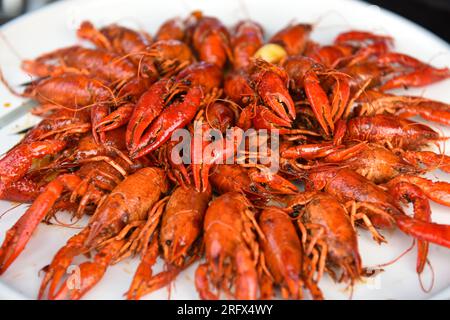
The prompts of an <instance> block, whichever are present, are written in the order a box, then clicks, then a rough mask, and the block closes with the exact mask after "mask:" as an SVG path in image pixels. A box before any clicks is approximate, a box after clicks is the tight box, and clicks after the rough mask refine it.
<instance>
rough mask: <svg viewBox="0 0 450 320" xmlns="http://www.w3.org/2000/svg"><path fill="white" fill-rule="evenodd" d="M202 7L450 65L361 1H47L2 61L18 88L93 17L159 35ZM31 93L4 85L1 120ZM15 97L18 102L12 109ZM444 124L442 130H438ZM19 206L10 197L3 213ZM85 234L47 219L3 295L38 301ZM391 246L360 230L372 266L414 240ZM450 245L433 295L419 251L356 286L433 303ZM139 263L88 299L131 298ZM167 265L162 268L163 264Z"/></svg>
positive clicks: (444, 50) (440, 94) (14, 30)
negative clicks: (384, 38)
mask: <svg viewBox="0 0 450 320" xmlns="http://www.w3.org/2000/svg"><path fill="white" fill-rule="evenodd" d="M195 9H201V10H203V11H204V12H205V13H206V14H208V15H214V16H217V17H219V18H220V19H222V20H223V21H224V23H226V24H227V25H231V24H233V23H235V22H236V21H238V20H239V19H242V18H252V19H254V20H256V21H258V22H260V23H261V24H262V25H263V26H264V27H265V29H266V31H267V33H268V34H269V35H270V34H272V33H273V32H275V31H276V30H279V29H280V28H282V27H284V26H285V25H286V24H287V23H289V22H290V21H292V20H297V21H301V22H311V23H314V24H315V31H314V33H313V38H314V39H315V40H318V41H320V42H322V43H327V42H328V43H329V42H331V41H332V39H333V38H334V37H335V36H336V34H337V33H339V32H341V31H344V30H349V29H365V30H369V31H374V32H380V33H386V34H390V35H392V36H393V37H394V38H395V39H396V48H397V50H398V51H401V52H407V53H409V54H412V55H414V56H416V57H418V58H420V59H422V60H425V61H428V62H431V63H433V64H434V65H437V66H450V50H449V46H448V44H446V43H445V42H444V41H442V40H440V39H439V38H437V37H436V36H435V35H433V34H432V33H430V32H428V31H426V30H424V29H422V28H421V27H419V26H417V25H415V24H413V23H411V22H409V21H407V20H405V19H403V18H401V17H399V16H396V15H394V14H392V13H389V12H387V11H384V10H381V9H379V8H378V7H376V6H368V5H366V4H363V3H360V2H355V1H332V0H314V1H287V0H276V1H261V0H240V1H229V0H228V1H220V2H219V1H211V0H195V1H188V0H164V1H158V2H156V1H155V2H153V1H139V0H127V1H119V0H113V1H111V0H98V1H91V0H90V1H87V0H80V1H63V2H59V3H56V4H54V5H50V6H47V7H45V8H44V9H42V10H39V11H37V12H33V13H31V14H27V15H25V16H23V17H21V18H18V19H16V20H14V21H12V22H10V23H8V24H7V25H5V26H3V27H2V28H1V29H0V31H1V32H0V33H1V39H0V65H1V68H2V70H3V72H4V74H5V76H6V78H7V79H8V80H9V81H10V82H11V83H13V84H19V83H22V82H24V81H27V80H29V76H28V75H26V74H24V73H22V72H21V71H20V69H19V63H20V59H23V58H32V57H35V56H37V55H38V54H40V53H43V52H47V51H49V50H52V49H54V48H58V47H61V46H65V45H70V44H73V43H76V42H78V40H77V39H76V37H75V28H76V26H78V24H79V23H80V22H81V21H82V20H85V19H88V20H91V21H92V22H93V23H94V24H96V25H100V26H101V25H104V24H107V23H111V22H119V23H123V24H126V25H129V26H134V27H141V28H143V29H145V30H147V31H149V32H155V30H156V28H157V27H158V26H159V25H160V24H161V23H162V22H163V21H164V20H165V19H167V18H170V17H173V16H176V15H181V16H186V15H188V14H189V12H190V11H192V10H195ZM449 85H450V81H445V82H441V83H439V84H436V85H433V86H429V87H427V88H425V89H418V90H410V91H409V93H411V94H418V95H424V96H426V97H430V98H435V99H438V100H441V101H445V102H450V90H449ZM21 102H22V101H21V99H19V98H17V97H14V96H11V95H10V94H9V93H8V92H7V91H6V89H5V88H4V87H0V117H2V116H4V115H5V114H7V113H8V112H11V111H12V110H14V108H16V107H18V106H19V104H20V103H21ZM4 103H11V105H12V106H11V107H8V108H6V107H3V105H4ZM30 121H34V120H33V119H32V118H30V117H29V116H24V117H22V118H21V119H19V120H17V121H15V122H14V123H12V124H11V125H9V126H8V127H6V128H3V129H2V130H0V140H1V142H2V143H1V145H0V152H5V151H6V150H7V149H8V148H10V147H11V146H12V145H13V144H15V143H16V142H17V141H18V140H19V138H20V137H19V136H17V135H13V134H11V132H15V130H16V128H17V127H18V126H21V125H23V124H24V123H29V122H30ZM434 127H437V128H439V127H438V126H435V125H434ZM443 133H444V134H445V135H446V136H449V131H448V130H443ZM431 177H433V178H436V179H441V180H447V181H448V180H449V179H448V175H447V176H445V175H444V174H441V173H436V174H434V175H432V176H431ZM11 205H12V204H10V203H8V202H1V201H0V212H3V211H5V210H6V209H8V208H10V207H11ZM25 208H26V206H21V207H19V208H17V209H15V210H13V211H11V212H9V213H8V214H7V215H6V216H4V217H2V218H1V219H0V241H2V240H3V237H4V235H5V231H6V230H7V229H8V228H10V227H11V226H12V225H13V223H14V222H15V221H16V220H17V218H18V217H19V216H20V215H21V214H22V213H23V212H24V210H25ZM433 219H434V220H435V221H436V222H440V223H446V224H450V215H449V210H448V208H445V207H442V206H439V205H434V204H433ZM75 232H77V230H73V229H66V228H61V227H57V226H47V225H40V226H39V227H38V229H37V230H36V232H35V233H34V234H33V237H32V239H31V241H30V243H29V244H28V245H27V247H26V249H25V251H24V252H23V253H22V254H21V255H20V257H19V258H18V259H17V260H16V261H15V263H14V264H13V265H12V266H11V267H10V268H9V270H8V271H7V272H6V273H5V274H4V275H3V276H1V277H0V298H3V299H14V298H19V299H20V298H23V299H26V298H29V299H34V298H36V294H37V290H38V288H39V284H40V280H41V278H40V277H39V276H38V273H39V270H40V269H41V268H42V267H43V266H45V265H46V264H48V263H49V262H50V261H51V259H52V257H53V255H54V254H55V253H56V251H57V250H58V249H59V248H60V247H61V246H62V245H64V244H65V241H66V240H67V239H68V238H69V237H70V236H71V235H72V234H74V233H75ZM383 233H384V234H385V235H387V238H388V240H389V243H388V244H385V245H381V246H379V245H376V244H375V243H374V242H373V241H372V240H371V238H370V236H369V235H368V234H367V233H366V232H364V231H360V238H359V239H360V251H361V254H362V258H363V262H364V265H365V266H374V265H376V264H380V263H384V262H387V261H390V260H392V259H393V258H395V257H397V256H398V255H399V254H400V253H401V252H403V251H404V250H405V249H406V248H407V247H409V245H410V243H411V239H410V238H408V237H407V236H405V235H403V234H401V233H400V232H399V231H393V232H390V233H389V232H383ZM449 253H450V251H449V250H448V249H445V248H441V247H437V246H434V245H432V246H431V249H430V256H429V258H430V261H431V263H432V265H433V268H434V273H435V284H434V287H433V289H432V290H431V291H430V292H428V293H426V292H424V291H422V290H421V288H420V285H419V281H418V278H417V275H416V273H415V258H416V255H415V251H412V252H410V253H409V254H407V255H406V256H404V257H403V258H402V259H400V260H399V261H398V262H397V263H395V264H393V265H391V266H389V267H387V268H386V271H385V272H383V273H381V274H379V275H378V276H377V277H375V278H374V279H370V280H367V281H366V282H365V283H361V284H358V285H356V286H355V290H354V294H353V298H354V299H426V298H432V297H434V298H441V299H449V298H450V290H449V288H450V287H449V286H450V273H449V266H450V254H449ZM137 263H138V260H137V259H130V260H128V261H125V262H122V263H119V264H118V265H115V266H112V267H110V268H109V269H108V271H107V273H106V275H105V276H104V278H103V279H102V281H101V282H100V283H99V284H98V285H97V286H96V287H95V288H94V289H93V290H91V291H90V292H89V293H88V294H87V295H86V296H85V298H86V299H121V298H122V297H123V293H124V292H125V291H126V290H127V288H128V286H129V284H130V281H131V279H132V276H133V273H134V271H135V269H136V266H137ZM160 266H161V263H160V264H159V267H160ZM195 267H196V266H192V267H191V268H189V269H188V270H186V271H185V272H183V273H182V274H181V275H180V276H179V278H178V280H177V281H176V282H175V284H174V288H173V290H172V294H171V298H173V299H181V298H184V299H197V298H198V295H197V293H196V291H195V288H194V282H193V276H194V271H195ZM423 278H424V282H425V283H426V285H427V284H429V283H430V270H429V269H427V271H426V272H425V275H424V277H423ZM320 286H321V288H322V290H323V292H324V294H325V297H326V298H328V299H347V298H348V296H349V292H348V290H346V288H345V287H344V286H342V285H337V284H335V283H333V282H332V281H331V280H330V279H328V278H325V279H323V281H322V282H321V284H320ZM167 297H168V291H167V289H161V290H159V291H158V292H155V293H153V294H151V295H149V296H147V297H146V298H152V299H166V298H167Z"/></svg>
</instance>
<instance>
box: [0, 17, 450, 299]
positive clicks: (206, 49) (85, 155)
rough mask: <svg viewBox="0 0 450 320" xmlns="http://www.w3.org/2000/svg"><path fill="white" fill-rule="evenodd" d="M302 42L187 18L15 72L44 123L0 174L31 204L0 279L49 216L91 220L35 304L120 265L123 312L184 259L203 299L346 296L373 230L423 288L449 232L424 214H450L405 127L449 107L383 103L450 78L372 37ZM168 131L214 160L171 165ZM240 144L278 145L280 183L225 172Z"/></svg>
mask: <svg viewBox="0 0 450 320" xmlns="http://www.w3.org/2000/svg"><path fill="white" fill-rule="evenodd" d="M312 31H313V27H312V25H309V24H299V23H292V24H290V25H288V26H286V27H285V28H284V29H282V30H280V31H278V32H277V33H275V34H274V35H273V36H272V37H270V38H268V37H265V34H264V30H263V28H262V27H261V26H260V25H259V24H258V23H256V22H253V21H250V20H245V21H240V22H239V23H237V24H236V25H235V26H233V27H232V28H228V27H226V26H225V25H223V24H222V22H221V21H219V20H218V19H217V18H214V17H210V16H205V15H203V14H202V13H201V12H194V13H192V14H191V15H190V16H188V17H187V18H174V19H171V20H168V21H166V22H165V23H163V24H162V25H161V26H160V28H159V29H158V30H157V32H156V33H155V35H154V36H151V35H149V34H148V33H147V32H144V31H141V30H132V29H130V28H127V27H124V26H120V25H117V24H111V25H107V26H104V27H101V28H97V27H96V26H94V25H93V24H92V23H90V22H83V23H82V24H81V25H80V27H79V29H78V30H77V36H78V37H79V38H80V40H82V41H84V42H87V43H89V45H86V46H81V45H74V46H70V47H66V48H61V49H58V50H55V51H52V52H49V53H45V54H43V55H41V56H39V57H37V58H36V59H33V60H25V61H23V63H22V68H23V70H24V71H25V72H26V73H28V74H30V75H32V76H33V79H34V80H33V81H31V82H29V83H27V84H25V85H23V86H25V89H24V90H23V91H21V92H17V90H15V89H14V88H13V86H11V85H8V84H7V83H6V81H4V82H5V84H6V85H7V86H8V87H9V88H10V89H11V90H12V91H14V92H15V94H18V95H20V96H22V97H26V98H29V99H32V100H34V101H36V102H37V103H38V104H37V106H36V107H35V108H34V109H33V111H32V112H33V113H34V114H36V115H39V116H40V117H42V121H41V122H40V123H38V124H37V125H36V126H34V127H33V128H31V129H30V130H29V131H28V132H27V133H26V134H25V136H24V137H23V139H22V140H21V141H20V142H19V143H18V144H17V145H16V146H14V147H13V148H12V149H11V150H9V151H8V152H6V154H4V155H3V157H2V158H1V159H0V175H1V176H0V199H2V200H8V201H15V202H22V203H31V205H30V207H29V208H28V209H27V211H26V212H25V213H24V214H23V215H22V216H21V217H20V218H19V219H18V220H17V222H16V223H15V224H14V225H13V226H12V227H11V228H10V229H9V230H8V231H7V233H6V234H5V235H2V238H3V236H4V240H3V244H2V246H1V248H0V274H2V273H4V272H5V271H6V270H7V269H8V268H9V267H11V265H13V262H14V261H15V260H16V258H17V257H18V256H19V255H20V254H21V253H22V252H23V253H24V254H27V250H26V245H27V243H28V242H29V241H32V235H33V232H35V230H36V228H37V227H38V225H39V224H40V223H41V222H47V223H51V222H52V221H55V219H56V217H57V215H60V214H63V215H67V214H70V215H71V217H72V219H75V220H77V219H80V218H82V217H83V216H86V215H89V216H90V217H89V220H88V222H87V224H86V225H85V226H84V227H83V229H82V230H81V231H80V232H79V233H77V234H76V235H74V236H73V237H71V238H70V239H68V240H67V243H66V245H65V246H64V247H62V248H61V249H60V250H59V251H58V252H56V254H55V256H54V258H53V261H51V262H50V264H48V265H47V266H45V267H44V268H43V271H44V272H43V279H42V285H41V287H40V290H39V293H38V297H39V298H40V299H79V298H81V297H82V296H83V295H84V294H86V293H87V292H88V291H89V290H91V289H92V288H93V287H94V286H95V285H96V284H97V283H98V282H99V281H100V280H101V279H102V277H103V275H104V274H105V272H107V269H108V267H109V266H110V265H113V264H115V263H118V262H119V261H122V260H124V259H129V258H131V257H139V258H140V264H139V266H138V268H137V270H136V272H135V274H134V277H133V280H132V281H131V284H130V287H129V290H128V291H127V293H126V297H127V298H128V299H139V298H141V297H142V296H144V295H146V294H148V293H150V292H152V291H155V290H157V289H159V288H162V287H165V286H168V285H170V284H171V283H172V282H173V281H174V280H175V279H176V277H177V276H178V275H179V274H180V272H182V271H183V270H185V269H186V268H187V267H189V266H191V265H192V264H193V263H196V262H199V264H198V267H197V269H196V274H195V287H196V290H197V291H198V293H199V296H200V298H202V299H218V298H221V297H227V298H235V299H270V298H272V297H275V296H276V295H281V296H282V297H283V298H286V299H301V298H304V297H310V298H313V299H322V298H323V294H322V292H321V290H320V287H319V284H320V280H321V278H322V277H323V276H324V275H325V274H327V275H329V276H330V277H331V278H333V279H334V280H335V281H336V282H342V283H345V284H346V285H348V286H349V287H353V286H354V285H356V284H358V282H360V281H362V280H363V278H364V277H366V276H369V274H368V272H367V270H366V268H364V267H363V262H362V261H361V257H360V253H359V250H358V235H357V230H358V229H365V230H368V231H369V233H368V234H370V235H371V236H372V237H373V239H374V241H376V242H378V243H380V244H381V243H383V242H387V241H386V239H385V238H384V236H383V233H384V231H385V230H387V229H398V231H399V232H402V233H404V234H406V235H408V236H410V237H411V238H412V239H415V243H416V247H417V265H416V269H417V273H418V274H421V273H422V272H423V270H424V267H425V266H426V264H427V262H428V258H427V255H428V247H429V243H433V244H437V245H440V246H444V247H447V248H450V226H449V225H444V224H438V223H434V222H432V216H431V210H430V201H433V202H436V203H439V204H441V205H444V206H450V184H449V183H447V182H443V181H431V180H429V179H427V178H425V177H423V174H425V173H427V172H431V171H433V170H442V171H445V172H450V158H449V157H448V156H446V155H445V154H443V153H442V152H440V151H439V150H437V151H431V150H432V149H430V148H429V147H430V146H433V145H435V146H439V143H440V142H441V141H443V140H445V137H442V136H441V135H440V134H439V133H438V132H437V131H436V130H435V129H433V128H431V127H430V126H428V125H427V124H423V123H419V122H416V121H413V120H411V119H410V118H412V117H415V119H417V118H421V119H423V120H428V121H432V122H436V123H439V124H442V125H450V105H449V104H446V103H442V102H438V101H433V100H430V99H426V98H423V97H420V96H401V95H396V94H393V93H392V92H390V93H389V91H390V90H392V89H398V88H409V87H422V86H426V85H430V84H433V83H435V82H438V81H442V80H445V79H448V78H450V70H449V69H447V68H437V67H434V66H432V65H430V64H428V63H426V62H423V61H420V60H418V59H416V58H414V57H411V56H409V55H406V54H403V53H399V52H395V51H394V41H393V39H392V38H391V37H390V36H387V35H378V34H374V33H370V32H365V31H357V30H352V31H348V32H344V33H341V34H339V35H338V36H337V37H336V38H335V40H334V42H333V43H331V44H327V45H322V44H319V43H317V42H315V41H313V40H312V39H311V37H310V35H311V33H312ZM179 129H186V130H187V132H189V133H190V134H191V135H194V132H196V130H200V131H201V132H202V133H204V134H205V135H206V136H208V135H209V136H211V132H213V131H214V132H215V135H214V136H215V138H214V139H205V140H202V142H201V143H202V146H203V147H204V148H207V147H213V146H214V147H215V148H214V152H211V153H210V154H208V153H206V154H202V156H201V157H200V158H199V159H197V160H198V161H194V162H192V163H185V162H181V163H180V162H179V161H175V159H174V157H173V155H174V154H177V152H178V151H179V150H178V149H177V144H176V141H174V139H173V136H174V135H175V133H176V132H177V130H179ZM237 129H240V130H242V131H244V130H249V129H254V130H266V131H267V132H277V133H278V134H279V143H278V144H279V145H278V151H277V152H279V170H278V171H277V172H274V171H271V170H268V164H267V163H266V164H261V163H256V164H255V163H250V162H245V159H246V158H249V157H252V156H254V154H253V153H252V152H251V151H250V150H249V151H248V152H243V153H242V154H241V158H240V159H241V160H242V157H243V158H244V159H243V160H244V161H241V162H239V163H238V162H235V163H234V162H233V163H228V162H226V161H225V160H227V159H229V158H230V157H232V156H234V155H235V150H236V148H235V147H236V144H238V143H241V142H242V139H239V138H237V139H236V140H235V141H234V142H233V141H231V142H230V136H229V135H228V134H227V132H229V130H236V131H237ZM268 139H269V140H270V139H272V136H271V138H268ZM194 140H195V139H194ZM191 142H192V141H191ZM223 142H230V143H226V144H224V143H223ZM269 143H272V140H270V141H269ZM273 143H275V142H273ZM244 149H245V148H244ZM244 151H245V150H244ZM184 156H186V154H184V155H183V157H184ZM409 206H411V213H410V212H409V211H408V210H409V208H408V207H409ZM49 241H51V239H49ZM387 246H388V245H386V247H387ZM75 258H76V259H77V261H80V259H82V262H81V263H79V265H78V267H79V270H80V273H79V276H80V279H79V280H80V281H79V282H80V283H79V286H78V287H76V288H73V286H70V285H69V283H68V281H69V280H68V268H69V267H70V266H71V265H72V264H73V263H74V259H75ZM158 259H162V260H163V261H164V264H165V267H164V268H163V270H162V271H160V272H154V271H153V267H154V264H155V263H156V261H157V260H158Z"/></svg>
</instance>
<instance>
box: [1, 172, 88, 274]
mask: <svg viewBox="0 0 450 320" xmlns="http://www.w3.org/2000/svg"><path fill="white" fill-rule="evenodd" d="M80 182H81V180H80V178H79V177H78V176H76V175H71V174H65V175H61V176H59V177H58V178H57V179H55V180H53V181H52V182H50V183H49V184H48V185H47V187H46V188H45V190H44V192H42V193H41V194H40V195H39V196H38V197H37V199H36V200H35V201H34V202H33V204H32V205H31V207H30V208H29V209H28V210H27V211H26V212H25V213H24V214H23V215H22V216H21V217H20V218H19V220H18V221H17V222H16V223H15V224H14V226H13V227H12V228H11V229H9V230H8V232H7V233H6V237H5V240H4V241H3V244H2V247H1V248H0V274H2V273H3V272H5V271H6V269H7V268H8V267H9V265H10V264H11V263H12V262H13V261H14V260H15V259H16V258H17V256H18V255H19V254H20V253H21V252H22V251H23V250H24V249H25V246H26V244H27V243H28V241H29V240H30V238H31V235H32V234H33V231H34V230H35V229H36V227H37V226H38V224H39V223H40V222H41V221H42V219H44V217H45V216H46V214H47V213H48V212H49V211H50V209H51V208H52V207H53V205H54V204H55V202H56V201H57V200H58V199H59V197H60V196H61V193H62V192H63V190H64V189H65V188H67V189H69V190H73V189H75V188H76V186H77V185H78V184H79V183H80Z"/></svg>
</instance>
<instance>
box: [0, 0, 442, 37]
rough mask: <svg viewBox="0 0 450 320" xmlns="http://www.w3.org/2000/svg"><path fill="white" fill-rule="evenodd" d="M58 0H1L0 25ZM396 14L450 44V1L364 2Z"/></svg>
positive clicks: (383, 0) (366, 0)
mask: <svg viewBox="0 0 450 320" xmlns="http://www.w3.org/2000/svg"><path fill="white" fill-rule="evenodd" d="M55 1H58V0H0V24H3V23H5V22H7V21H9V20H11V19H13V18H15V17H17V16H19V15H22V14H24V13H26V12H28V11H32V10H36V9H38V8H40V7H42V6H44V5H46V4H48V3H52V2H55ZM364 1H365V2H368V3H372V4H375V5H378V6H380V7H383V8H385V9H388V10H390V11H393V12H396V13H398V14H399V15H401V16H404V17H405V18H408V19H409V20H412V21H414V22H416V23H418V24H420V25H422V26H423V27H425V28H426V29H428V30H430V31H432V32H434V33H435V34H437V35H438V36H440V37H441V38H443V39H445V40H446V41H447V42H450V28H449V19H450V0H364Z"/></svg>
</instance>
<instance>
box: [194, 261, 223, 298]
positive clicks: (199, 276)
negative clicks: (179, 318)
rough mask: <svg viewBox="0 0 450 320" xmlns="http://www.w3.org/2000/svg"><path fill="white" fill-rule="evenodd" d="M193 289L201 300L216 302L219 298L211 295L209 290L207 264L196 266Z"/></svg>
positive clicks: (213, 294)
mask: <svg viewBox="0 0 450 320" xmlns="http://www.w3.org/2000/svg"><path fill="white" fill-rule="evenodd" d="M195 287H196V289H197V291H198V294H199V295H200V298H201V299H203V300H218V299H219V296H218V295H217V294H215V293H213V292H212V291H211V290H210V288H209V280H208V264H207V263H204V264H201V265H199V266H198V268H197V270H196V271H195Z"/></svg>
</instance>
